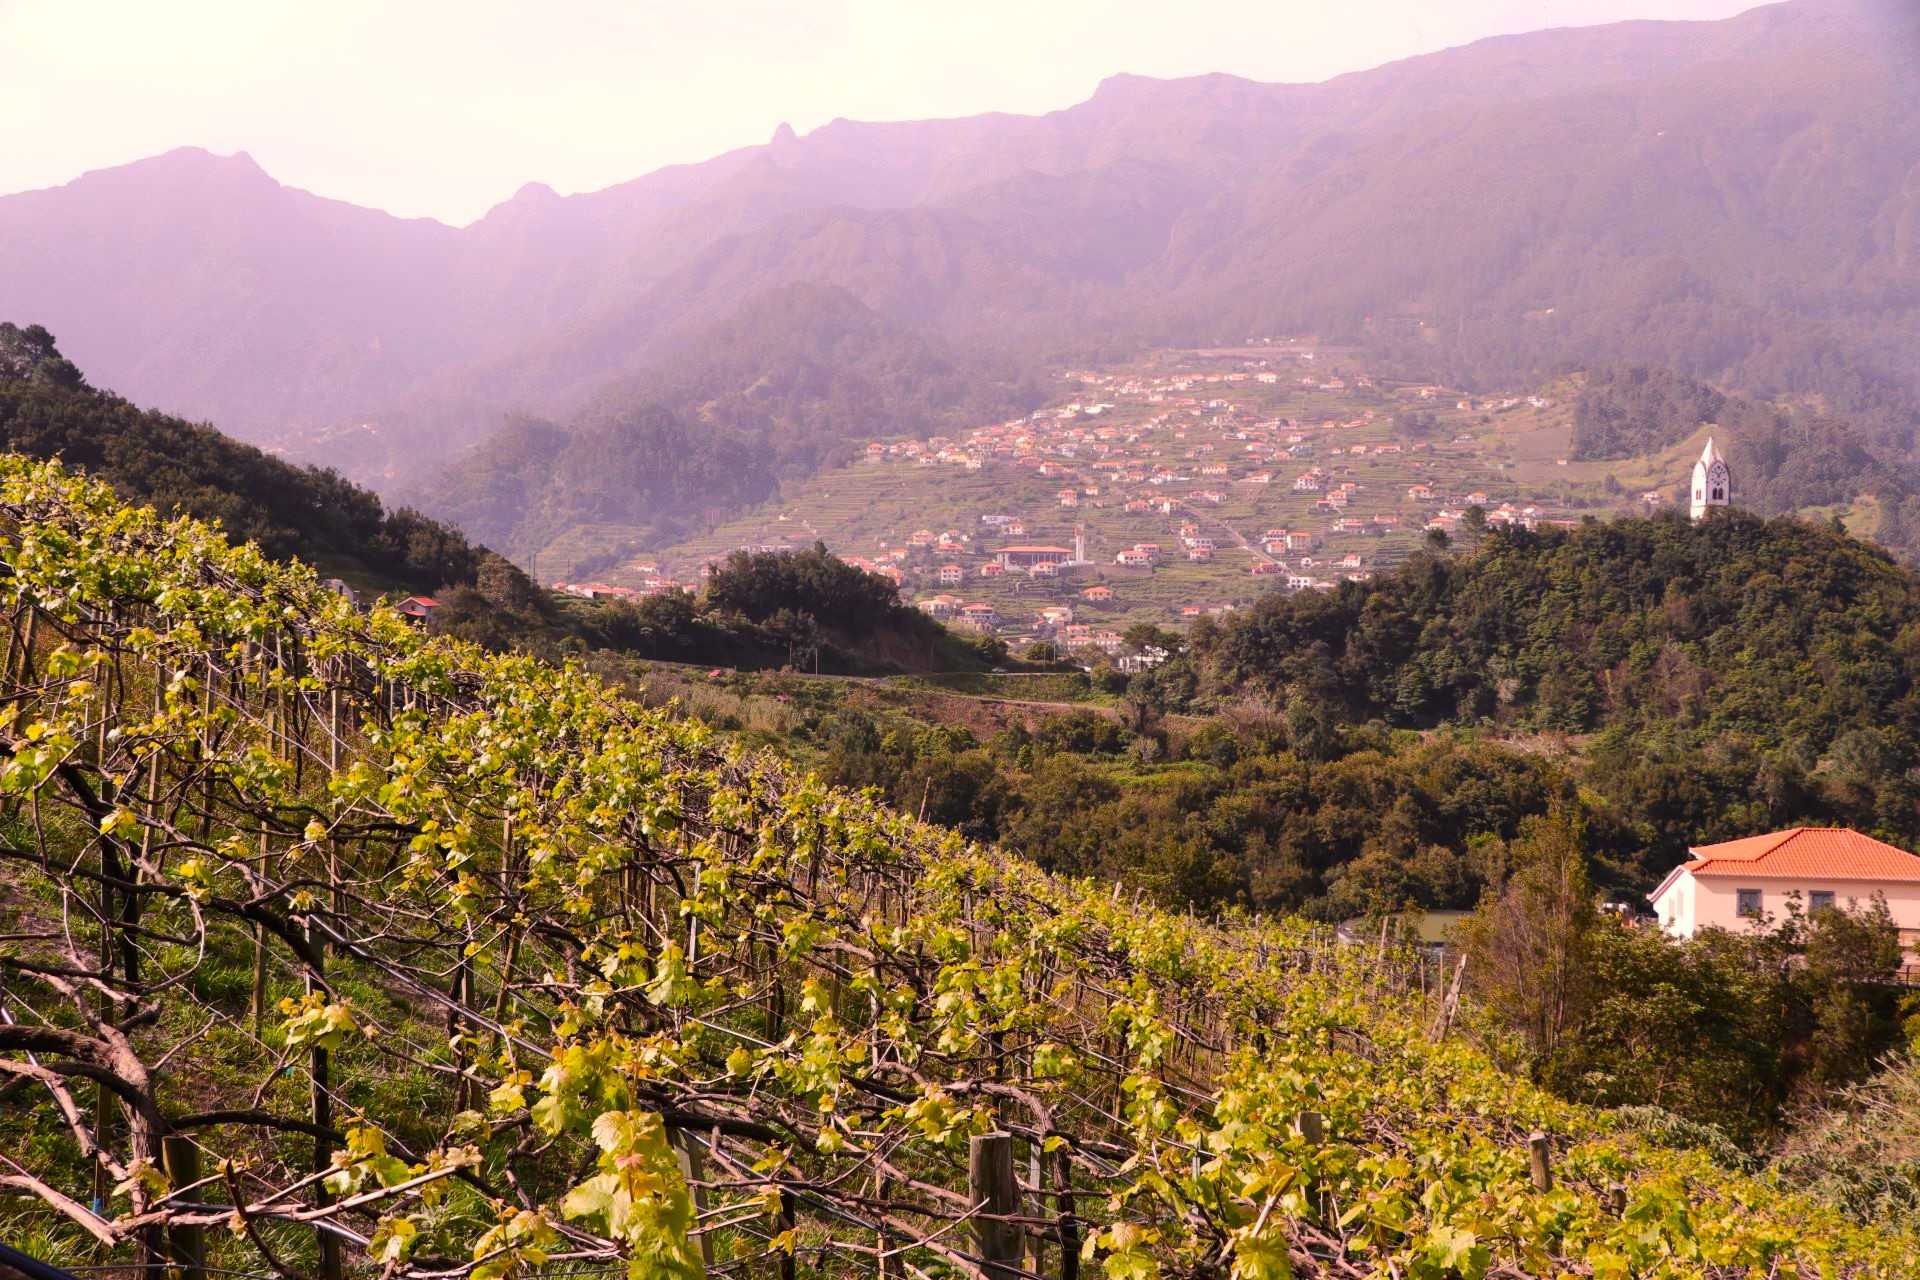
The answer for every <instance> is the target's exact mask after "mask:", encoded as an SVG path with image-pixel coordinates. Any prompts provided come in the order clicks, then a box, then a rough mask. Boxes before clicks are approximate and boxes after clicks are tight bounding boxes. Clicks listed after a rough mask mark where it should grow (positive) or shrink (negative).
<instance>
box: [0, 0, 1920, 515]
mask: <svg viewBox="0 0 1920 1280" xmlns="http://www.w3.org/2000/svg"><path fill="white" fill-rule="evenodd" d="M1916 118H1920V17H1917V16H1916V15H1915V13H1914V11H1913V10H1912V9H1911V8H1910V7H1909V6H1907V5H1905V4H1901V3H1898V2H1897V0H1794V2H1793V3H1788V4H1781V5H1775V6H1771V7H1768V8H1763V9H1758V10H1754V11H1752V12H1750V13H1747V14H1745V15H1742V16H1740V17H1737V18H1734V19H1730V20H1727V21H1724V22H1717V23H1657V22H1633V23H1622V24H1618V25H1614V26H1608V27H1600V28H1589V29H1578V30H1559V31H1545V32H1538V33H1534V34H1529V35H1523V36H1513V37H1505V38H1501V39H1496V40H1488V41H1483V42H1480V43H1477V44H1473V45H1470V46H1466V47H1463V48H1460V49H1453V50H1448V51H1445V52H1442V53H1436V54H1432V55H1428V56H1425V57H1420V58H1414V59H1409V60H1406V61H1403V62H1398V63H1393V64H1390V65H1387V66H1383V67H1380V68H1376V69H1374V70H1372V71H1367V72H1361V73H1356V74H1353V75H1347V76H1341V77H1338V78H1336V79H1334V80H1330V81H1327V82H1325V83H1323V84H1317V85H1263V84H1255V83H1251V82H1248V81H1244V80H1239V79H1236V78H1234V77H1231V76H1224V75H1213V76H1202V77H1196V78H1193V79H1188V80H1178V81H1154V80H1149V79H1144V78H1141V77H1137V76H1118V77H1115V78H1113V79H1111V80H1109V81H1107V82H1106V83H1104V84H1102V85H1101V86H1100V88H1099V90H1098V91H1097V92H1096V93H1095V94H1094V95H1093V96H1092V97H1091V98H1090V99H1088V100H1087V101H1086V102H1084V103H1081V104H1080V105H1078V106H1075V107H1072V108H1069V109H1067V110H1064V111H1058V112H1053V113H1051V114H1048V115H1043V116H1033V117H1021V116H1008V115H985V116H978V117H973V118H969V119H961V120H939V121H921V122H911V123H890V124H865V123H855V122H849V121H836V122H834V123H832V124H830V125H827V126H825V127H823V128H820V129H818V130H815V131H814V132H813V133H811V134H809V135H807V136H805V137H797V136H795V135H794V134H793V132H792V131H791V130H789V129H786V128H785V127H784V126H783V127H782V129H781V130H780V131H779V132H778V133H777V134H776V135H775V136H774V138H773V139H772V140H771V141H769V142H768V143H767V144H766V145H764V146H760V147H750V148H745V149H742V150H739V151H735V152H731V153H728V154H726V155H722V156H719V157H716V158H714V159H712V160H710V161H707V162H705V163H702V164H697V165H686V166H677V167H673V168H668V169H663V170H660V171H659V172H656V173H653V174H649V175H647V176H645V177H643V178H639V179H637V180H635V181H633V182H630V183H626V184H623V185H620V186H616V187H612V188H609V189H607V190H604V191H599V192H594V193H589V194H583V195H576V196H565V197H563V196H560V195H557V194H555V193H554V192H553V191H551V190H550V189H548V188H545V187H543V186H540V185H538V184H530V185H528V186H527V187H526V188H524V189H522V190H521V191H520V192H519V193H518V194H517V195H515V196H514V197H513V199H511V200H509V201H507V202H505V203H503V204H501V205H500V206H498V207H497V208H495V209H494V210H493V211H491V212H490V213H489V214H488V215H487V216H486V217H485V218H483V219H481V220H480V221H478V222H476V223H474V224H473V225H471V226H468V227H465V228H460V229H455V228H450V227H446V226H443V225H441V224H438V223H434V222H431V221H407V220H402V219H396V218H391V217H388V216H386V215H384V214H380V213H376V212H372V211H369V210H364V209H357V208H353V207H351V206H348V205H344V204H340V203H337V202H333V201H328V200H324V199H321V198H319V197H316V196H313V195H309V194H307V193H305V192H301V191H296V190H293V189H290V188H286V187H282V186H280V185H279V184H278V183H276V182H274V181H273V180H272V179H271V178H269V177H268V176H267V175H265V174H264V173H262V172H261V171H260V170H259V169H258V167H257V166H255V165H254V164H252V162H251V161H250V160H248V159H247V158H246V157H244V156H239V157H233V158H230V159H220V158H217V157H213V156H210V155H207V154H206V153H204V152H197V151H191V150H189V151H180V152H174V153H170V154H168V155H166V156H161V157H158V158H156V159H153V160H149V161H143V162H141V163H139V164H135V165H130V166H126V167H124V168H121V169H115V170H110V171H105V172H100V173H93V174H88V175H86V176H84V177H82V178H80V179H78V180H76V181H75V182H73V183H71V184H69V185H67V186H65V187H61V188H57V189H54V190H50V191H41V192H31V193H27V194H23V195H16V196H10V197H5V198H0V316H4V317H10V318H14V319H17V320H21V321H23V322H24V321H29V320H32V321H39V322H42V323H45V324H46V325H48V327H49V328H51V329H53V330H54V331H55V332H56V333H58V334H59V336H60V338H61V341H62V343H63V345H64V346H65V347H66V348H67V349H68V350H70V351H72V352H73V353H74V355H75V358H76V359H77V360H79V361H80V362H81V363H82V364H83V365H84V366H85V367H87V368H89V369H90V370H92V371H95V376H96V377H98V378H99V379H100V380H101V381H102V382H103V383H104V384H107V385H111V386H113V387H115V388H116V389H118V390H121V391H122V392H124V393H126V394H129V395H132V396H135V397H137V398H139V399H142V400H148V401H154V402H159V403H164V404H167V405H169V406H171V407H174V408H175V409H177V410H180V411H183V412H186V413H189V414H193V415H198V416H206V417H211V418H214V419H216V420H218V421H220V422H221V423H222V425H223V426H225V427H227V428H229V429H231V430H233V431H235V432H237V433H239V434H241V435H244V436H246V437H247V438H250V439H253V440H257V441H262V442H267V443H270V444H277V445H281V446H284V447H288V448H290V449H292V450H293V451H294V452H296V453H299V454H302V455H304V456H309V457H319V458H323V459H325V460H328V461H333V462H337V463H339V464H340V465H342V466H345V467H347V468H348V469H349V470H351V471H352V472H353V473H354V474H357V475H361V476H368V477H373V478H376V479H379V478H382V477H384V478H386V479H388V480H389V481H391V480H392V479H393V478H394V476H395V474H396V473H398V472H402V471H404V472H406V473H408V474H409V475H411V476H412V477H414V478H418V477H419V476H422V475H425V474H430V473H431V472H432V471H433V470H435V469H436V468H438V467H439V466H441V465H444V464H445V463H446V462H447V461H449V460H450V459H451V458H453V457H455V456H456V455H457V454H459V453H460V451H461V450H462V449H463V448H465V447H466V446H468V445H470V444H472V443H473V442H475V441H477V440H479V439H480V438H482V437H483V436H485V435H486V434H488V433H489V432H491V431H492V430H494V429H495V428H496V427H497V425H498V424H499V423H500V421H501V419H502V414H503V413H504V412H505V411H508V410H515V409H518V410H525V411H531V412H533V413H535V414H538V415H541V416H545V417H549V418H556V419H559V420H566V419H569V418H571V417H572V416H574V415H576V414H577V413H579V412H580V411H581V410H582V409H583V408H584V407H585V406H587V405H589V404H591V403H594V402H595V399H596V397H599V398H600V401H601V403H602V404H603V405H604V403H605V399H606V396H607V395H608V394H624V392H620V393H609V392H608V391H606V390H605V388H607V387H608V386H609V385H610V384H611V385H613V386H615V387H619V388H628V389H631V388H648V389H650V388H653V387H655V386H656V385H657V383H658V381H659V379H658V377H657V376H656V371H657V370H659V369H660V368H662V367H664V366H667V365H671V364H672V363H673V362H674V361H676V360H678V359H680V358H681V357H682V355H683V353H685V352H686V351H688V350H689V349H690V348H691V347H693V346H694V345H695V344H696V343H698V342H700V341H702V340H704V339H703V335H717V334H721V333H723V332H724V328H723V327H724V326H725V325H727V324H728V323H729V322H731V321H733V320H734V319H735V318H736V317H739V316H741V315H742V314H744V313H748V312H751V311H752V310H753V309H754V308H755V307H756V306H757V305H759V304H758V302H757V300H758V299H760V298H762V297H764V296H768V295H769V292H770V291H777V290H779V289H781V288H783V287H785V286H792V285H800V284H814V285H829V286H833V287H836V288H839V289H844V290H845V291H847V293H848V294H849V295H851V297H852V298H853V299H855V300H857V301H858V302H859V303H860V304H861V305H862V306H864V307H865V308H867V309H868V310H869V311H870V312H871V314H872V316H873V317H874V318H875V322H876V323H877V324H878V325H879V326H881V327H882V328H883V329H885V330H886V331H887V332H888V334H889V338H888V341H890V342H897V343H899V344H903V345H905V346H912V345H914V344H931V345H932V346H935V347H939V348H940V349H942V350H945V351H948V352H965V353H967V358H968V359H969V360H975V359H984V360H985V361H986V362H987V363H989V364H997V363H1000V362H1004V361H1009V360H1010V361H1013V362H1015V363H1019V364H1024V365H1025V366H1026V367H1028V368H1030V369H1031V368H1038V367H1040V366H1041V365H1043V364H1044V363H1045V362H1046V361H1047V360H1048V359H1049V358H1051V357H1054V356H1058V355H1062V354H1078V353H1083V352H1087V351H1090V350H1107V351H1112V350H1122V349H1125V348H1127V347H1130V346H1135V345H1140V344H1147V343H1154V342H1166V341H1189V340H1215V339H1219V338H1223V337H1229V338H1230V337H1236V336H1242V335H1243V334H1244V332H1246V331H1261V330H1274V329H1291V330H1303V329H1305V330H1317V331H1319V332H1321V333H1323V334H1325V335H1327V336H1329V337H1333V338H1345V339H1358V340H1364V341H1366V342H1369V343H1371V344H1372V345H1373V346H1374V347H1375V348H1376V350H1377V351H1378V352H1380V353H1381V354H1380V358H1382V359H1383V360H1387V361H1391V362H1393V363H1395V364H1397V365H1399V366H1402V367H1405V368H1407V369H1409V370H1412V369H1421V370H1425V371H1431V372H1433V373H1436V374H1440V375H1445V376H1448V377H1451V378H1453V379H1454V380H1458V381H1462V382H1467V383H1473V382H1476V381H1487V380H1511V379H1519V378H1525V377H1529V376H1533V375H1537V374H1539V373H1542V372H1545V371H1550V370H1555V369H1559V368H1562V367H1565V366H1567V365H1570V364H1582V363H1587V362H1590V361H1595V360H1608V359H1634V360H1640V361H1647V362H1652V363H1659V364H1667V365H1673V366H1676V367H1679V368H1681V369H1684V370H1686V371H1688V372H1690V373H1693V374H1697V375H1701V376H1706V377H1709V378H1713V379H1716V380H1721V381H1724V382H1726V383H1728V384H1729V385H1731V386H1736V387H1740V388H1744V389H1747V390H1751V391H1757V392H1761V393H1766V394H1774V393H1781V392H1786V393H1796V394H1817V395H1819V396H1821V397H1824V398H1825V400H1826V402H1827V403H1828V405H1829V407H1833V408H1837V409H1840V410H1842V411H1846V412H1861V413H1869V414H1873V415H1876V419H1875V425H1874V428H1873V430H1874V432H1875V433H1876V434H1875V439H1877V440H1878V442H1879V445H1880V447H1883V448H1894V449H1898V450H1904V449H1905V448H1906V447H1907V445H1908V443H1910V441H1909V440H1908V437H1909V436H1910V434H1911V431H1910V427H1911V421H1912V419H1911V409H1910V405H1911V403H1912V395H1913V391H1914V388H1915V385H1916V383H1917V382H1920V369H1917V368H1916V367H1915V366H1914V365H1913V362H1912V361H1911V359H1910V358H1908V357H1907V356H1906V353H1908V352H1910V351H1911V350H1912V348H1913V343H1914V341H1915V339H1916V338H1920V130H1915V129H1913V128H1912V127H1911V121H1912V120H1914V119H1916ZM792 337H793V340H795V341H803V340H804V339H803V335H801V334H799V333H798V332H794V333H793V334H792ZM809 359H812V358H811V357H810V358H809ZM773 363H775V364H778V363H779V362H778V361H777V360H775V361H773ZM736 372H738V373H740V374H741V375H742V376H743V377H744V378H745V381H743V382H741V383H739V384H738V387H736V388H735V389H736V390H737V389H740V388H744V387H750V386H756V385H763V384H764V375H765V374H766V373H767V370H766V369H760V368H752V369H748V368H744V367H740V368H737V369H736ZM709 390H713V391H715V393H716V395H715V397H714V398H717V399H721V400H724V399H725V398H726V396H725V395H724V394H720V393H721V392H723V391H724V390H725V389H724V388H718V387H713V386H710V387H709ZM361 423H368V424H372V425H371V426H369V427H366V428H362V427H360V426H359V425H358V424H361ZM851 429H853V430H864V429H865V428H864V427H855V428H851ZM748 443H749V444H753V441H751V440H749V441H748Z"/></svg>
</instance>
